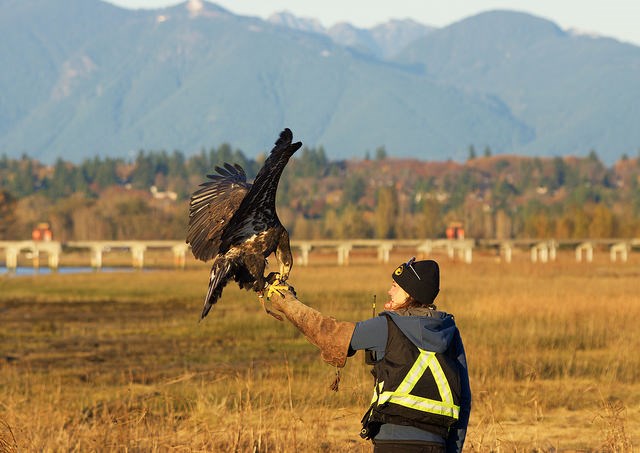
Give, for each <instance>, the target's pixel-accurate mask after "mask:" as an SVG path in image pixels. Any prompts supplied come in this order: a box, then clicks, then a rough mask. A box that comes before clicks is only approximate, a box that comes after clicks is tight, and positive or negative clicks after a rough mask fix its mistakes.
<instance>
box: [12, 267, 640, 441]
mask: <svg viewBox="0 0 640 453" xmlns="http://www.w3.org/2000/svg"><path fill="white" fill-rule="evenodd" d="M632 257H633V255H632ZM403 258H404V257H403V256H397V257H396V256H394V257H393V258H392V259H393V262H394V263H395V261H401V260H402V259H403ZM475 259H476V262H475V263H474V264H473V265H466V264H462V263H459V262H451V261H448V260H447V259H445V258H444V257H441V258H440V259H439V261H440V262H441V267H442V280H443V281H442V292H441V295H440V297H439V301H440V308H441V309H444V310H446V311H450V312H452V313H454V314H455V315H456V319H457V322H458V325H459V326H460V329H461V332H462V336H463V339H464V342H465V346H466V350H467V355H468V360H469V367H470V372H471V384H472V391H473V397H474V406H473V412H472V417H471V422H470V426H469V433H468V438H467V444H466V447H467V448H466V449H465V450H466V451H477V452H485V451H495V452H506V451H518V452H530V451H617V452H622V451H632V449H633V446H634V445H635V446H637V445H640V424H639V423H638V422H637V420H640V383H639V381H640V358H639V355H638V353H637V351H638V350H639V349H640V336H639V335H637V331H638V328H639V327H640V322H639V321H638V320H639V319H640V296H639V292H638V288H639V286H638V281H639V277H640V265H639V264H638V263H636V262H634V261H631V262H629V263H625V264H622V263H613V264H611V263H608V262H607V261H605V260H602V261H598V262H595V263H592V264H585V263H582V264H576V263H574V262H573V260H572V257H571V256H570V255H567V256H562V255H561V256H560V259H559V260H558V261H557V262H555V263H546V264H531V263H529V262H527V260H525V259H516V260H515V262H514V263H512V264H504V263H498V262H496V261H495V260H494V258H493V257H489V256H481V255H478V254H477V256H476V257H475ZM330 261H332V260H325V261H323V264H315V265H312V266H310V267H308V268H302V267H296V268H295V269H294V271H293V273H292V283H293V284H294V285H295V286H296V289H297V291H298V294H299V297H300V298H301V299H302V300H303V301H304V302H306V303H307V304H309V305H312V306H314V307H317V308H319V309H320V310H321V311H323V312H324V313H326V314H331V315H333V316H335V317H337V318H339V319H346V320H358V319H364V318H367V317H369V316H371V301H372V297H373V295H374V294H375V295H377V300H378V306H379V307H381V306H382V304H383V302H384V300H385V297H386V290H387V288H388V286H389V283H390V272H391V270H392V267H393V264H391V265H380V264H373V263H372V262H366V260H365V259H364V258H363V259H358V257H357V256H354V259H352V265H351V266H349V267H336V266H334V265H333V263H332V262H330ZM207 269H208V268H207V267H206V266H192V267H191V268H190V269H188V270H186V271H152V272H128V273H115V274H107V273H96V274H79V275H42V276H37V277H19V278H18V277H15V278H11V277H0V319H1V320H2V322H1V323H0V344H1V345H2V347H1V350H0V451H61V450H66V451H82V452H84V451H145V452H147V451H220V452H228V451H238V452H245V451H260V452H265V451H270V452H285V451H286V452H288V451H311V452H315V451H336V452H338V451H356V452H360V451H370V445H369V444H368V443H366V442H364V441H362V440H361V439H360V438H359V437H358V431H359V420H360V418H361V416H362V413H363V412H364V410H365V408H366V406H367V402H368V400H369V398H370V392H371V377H370V375H369V371H368V368H367V367H366V366H365V365H364V364H363V359H362V357H361V356H360V355H356V356H355V357H354V358H352V359H350V360H349V362H348V364H347V366H346V368H345V370H344V371H343V373H342V381H341V388H340V391H339V392H338V393H334V392H332V391H330V390H329V389H328V387H329V384H330V382H331V381H332V380H333V370H332V368H330V367H329V366H327V365H325V364H323V363H322V362H321V361H320V359H319V354H318V353H317V351H316V350H315V348H314V347H313V346H311V345H309V344H308V343H307V342H306V340H305V339H304V337H303V336H302V335H301V334H299V333H298V332H297V331H296V330H295V329H294V328H292V327H291V326H290V325H288V324H287V323H279V322H278V321H276V320H275V319H273V318H271V317H269V316H267V315H266V314H264V312H262V311H261V307H260V306H259V304H258V303H257V299H256V298H255V297H254V296H253V295H252V294H250V293H248V292H245V291H239V290H238V289H237V288H236V287H231V286H230V287H229V288H227V289H225V294H224V296H223V298H222V300H221V301H220V303H219V305H218V306H216V307H215V308H214V309H213V310H212V312H211V313H210V315H209V317H208V318H207V319H206V320H205V321H203V322H201V323H198V322H197V319H198V315H199V313H200V309H201V299H202V297H203V295H204V293H205V290H206V284H207V275H208V274H207V272H208V271H207Z"/></svg>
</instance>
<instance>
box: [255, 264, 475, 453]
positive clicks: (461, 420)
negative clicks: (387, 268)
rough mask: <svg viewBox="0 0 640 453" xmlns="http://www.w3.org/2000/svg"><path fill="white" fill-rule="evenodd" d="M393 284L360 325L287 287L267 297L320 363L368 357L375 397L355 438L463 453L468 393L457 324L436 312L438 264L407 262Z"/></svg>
mask: <svg viewBox="0 0 640 453" xmlns="http://www.w3.org/2000/svg"><path fill="white" fill-rule="evenodd" d="M391 277H392V283H391V288H390V289H389V291H388V295H389V300H388V302H387V303H385V306H384V307H385V311H383V312H382V313H380V315H379V316H377V317H374V318H372V319H367V320H365V321H360V322H357V323H353V322H346V321H337V320H336V319H335V318H332V317H328V316H325V315H323V314H322V313H320V312H318V311H317V310H315V309H313V308H311V307H308V306H306V305H305V304H303V303H302V302H300V300H298V298H297V295H296V293H295V290H294V289H293V287H291V286H289V285H288V284H286V283H285V284H283V283H280V282H277V281H276V282H274V283H273V284H272V285H271V286H270V287H269V289H268V291H267V294H268V296H267V297H268V299H269V301H270V302H271V305H272V307H273V308H274V309H275V310H277V311H279V312H281V313H283V314H284V315H285V316H286V318H287V319H288V320H289V321H290V322H291V323H292V324H293V325H294V326H296V327H297V328H298V329H299V330H300V331H301V332H302V333H303V334H304V335H305V337H306V338H307V339H308V340H309V341H310V342H311V343H313V344H314V345H316V346H317V347H318V348H319V349H320V352H321V357H322V359H323V360H324V361H325V362H327V363H329V364H331V365H333V366H336V367H339V368H341V367H344V365H345V363H346V361H347V357H350V356H352V355H353V354H355V352H356V351H358V350H364V351H365V358H366V361H367V363H368V364H370V365H372V366H373V368H372V374H373V376H374V392H373V398H372V402H371V405H370V407H369V408H368V410H367V412H366V413H365V415H364V417H363V419H362V423H363V428H362V431H361V433H360V435H361V436H362V437H363V438H366V439H371V440H372V441H373V445H374V449H373V451H374V453H387V452H434V453H435V452H447V453H449V452H461V451H462V448H463V445H464V440H465V435H466V430H467V424H468V421H469V415H470V412H471V389H470V386H469V374H468V371H467V360H466V356H465V352H464V346H463V343H462V339H461V336H460V332H459V330H458V328H457V326H456V324H455V320H454V317H453V316H452V315H450V314H448V313H445V312H442V311H438V309H437V307H436V305H435V299H436V296H437V295H438V292H439V291H440V269H439V266H438V263H437V262H435V261H433V260H424V261H415V258H412V259H411V260H409V261H407V262H406V263H402V264H400V265H399V266H398V267H397V268H396V269H395V270H394V272H393V273H392V275H391Z"/></svg>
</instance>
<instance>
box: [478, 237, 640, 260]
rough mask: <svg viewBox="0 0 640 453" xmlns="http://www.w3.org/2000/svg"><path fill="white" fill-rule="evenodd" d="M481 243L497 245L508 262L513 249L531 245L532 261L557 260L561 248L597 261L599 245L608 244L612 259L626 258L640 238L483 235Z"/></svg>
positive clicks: (489, 245) (487, 246) (605, 246)
mask: <svg viewBox="0 0 640 453" xmlns="http://www.w3.org/2000/svg"><path fill="white" fill-rule="evenodd" d="M477 245H478V246H479V247H484V248H494V249H497V250H498V253H499V255H500V257H501V258H502V259H504V261H505V262H507V263H510V262H511V258H512V253H513V250H514V249H516V248H520V249H522V248H524V249H528V250H529V252H530V255H531V261H532V262H534V263H535V262H541V263H546V262H548V261H555V260H556V254H557V251H558V249H560V248H573V249H574V251H575V256H576V261H577V262H581V261H586V262H588V263H590V262H592V261H593V253H594V250H595V249H596V248H608V249H609V258H610V260H611V261H612V262H615V261H617V260H618V259H620V261H622V262H626V261H627V259H628V258H629V253H630V252H631V250H632V249H633V248H634V247H640V239H621V238H611V239H562V240H555V239H546V240H540V239H510V240H502V239H480V240H478V241H477Z"/></svg>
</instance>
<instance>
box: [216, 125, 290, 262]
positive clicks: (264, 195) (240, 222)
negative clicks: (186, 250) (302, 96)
mask: <svg viewBox="0 0 640 453" xmlns="http://www.w3.org/2000/svg"><path fill="white" fill-rule="evenodd" d="M292 140H293V134H292V133H291V130H289V129H288V128H287V129H285V130H283V131H282V132H281V133H280V137H279V138H278V140H277V141H276V143H275V146H274V147H273V149H272V150H271V153H270V154H269V157H268V158H267V160H266V161H265V162H264V165H263V167H262V168H261V169H260V171H259V172H258V175H257V176H256V179H255V180H254V181H253V185H252V186H251V188H250V190H249V192H248V193H247V194H246V196H245V197H244V198H243V200H242V202H241V203H240V206H239V207H238V208H237V210H236V213H235V214H234V216H233V217H232V219H231V220H230V221H229V225H227V227H226V228H225V229H224V231H223V233H222V237H221V244H220V250H222V251H226V250H228V249H229V248H230V247H231V246H233V245H236V244H239V243H241V242H244V241H246V240H247V239H249V238H251V237H252V236H253V235H255V234H258V233H260V232H262V231H265V230H267V228H270V227H273V226H276V225H279V224H280V221H279V220H278V216H277V214H276V191H277V189H278V182H279V181H280V176H281V175H282V171H283V170H284V167H285V165H287V162H288V161H289V159H290V158H291V156H293V154H294V153H295V152H296V151H297V150H298V149H299V148H300V147H301V146H302V143H301V142H296V143H291V141H292Z"/></svg>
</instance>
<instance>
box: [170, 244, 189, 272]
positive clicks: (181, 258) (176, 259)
mask: <svg viewBox="0 0 640 453" xmlns="http://www.w3.org/2000/svg"><path fill="white" fill-rule="evenodd" d="M187 250H189V245H188V244H187V243H186V242H185V243H184V244H179V245H174V246H173V247H171V251H172V252H173V265H174V266H175V267H178V268H180V269H184V267H185V265H186V262H187Z"/></svg>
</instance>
